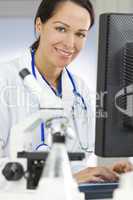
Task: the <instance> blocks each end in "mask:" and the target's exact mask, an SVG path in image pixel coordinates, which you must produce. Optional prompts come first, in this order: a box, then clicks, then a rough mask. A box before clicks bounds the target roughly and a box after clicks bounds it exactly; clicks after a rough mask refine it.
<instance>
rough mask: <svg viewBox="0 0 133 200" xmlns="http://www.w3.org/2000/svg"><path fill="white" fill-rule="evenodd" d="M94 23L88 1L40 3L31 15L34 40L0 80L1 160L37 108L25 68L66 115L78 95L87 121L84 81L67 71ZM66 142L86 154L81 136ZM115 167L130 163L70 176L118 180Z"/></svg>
mask: <svg viewBox="0 0 133 200" xmlns="http://www.w3.org/2000/svg"><path fill="white" fill-rule="evenodd" d="M93 23H94V12H93V7H92V5H91V3H90V1H89V0H54V1H49V0H43V1H42V2H41V4H40V6H39V8H38V11H37V15H36V17H35V31H36V34H37V36H38V39H37V41H36V42H35V43H34V44H33V45H32V47H31V48H30V49H27V50H26V51H25V52H24V54H23V55H22V56H21V57H20V58H18V59H15V60H13V61H11V62H10V63H7V64H4V65H3V69H2V71H0V76H1V77H2V78H1V88H0V89H1V99H0V100H1V103H0V112H1V114H0V121H1V122H2V123H1V124H0V128H1V135H0V139H1V144H2V145H1V148H2V150H3V156H8V155H9V149H8V148H9V142H10V137H11V136H10V131H11V128H12V127H13V126H14V125H15V124H17V123H19V122H21V121H22V120H24V119H25V118H26V117H27V116H30V115H31V114H32V113H34V112H36V111H37V110H38V109H39V103H38V102H37V100H36V99H35V97H34V96H31V93H30V91H29V90H28V89H27V88H26V87H25V86H24V84H23V80H21V78H20V77H19V75H18V74H19V71H20V70H21V69H22V68H25V67H26V68H28V69H29V71H30V72H31V73H32V74H33V75H34V77H35V78H36V80H37V81H38V83H39V84H40V86H41V87H42V88H43V89H44V91H45V93H46V94H48V96H49V97H50V101H52V102H53V104H54V99H55V98H56V99H58V101H62V102H63V104H64V110H65V114H66V115H67V116H68V117H70V115H71V111H72V110H73V105H74V99H75V95H76V96H77V97H78V99H80V104H82V105H80V106H83V107H84V110H85V113H86V115H87V116H88V119H89V116H90V115H91V110H90V109H89V103H88V102H89V99H88V95H89V93H88V91H87V88H86V86H85V84H84V83H83V81H81V80H80V79H79V78H77V77H76V76H73V75H72V74H71V73H70V72H69V71H68V70H67V66H68V65H69V64H70V63H71V62H72V61H73V59H75V58H76V57H77V55H78V54H79V52H80V51H81V49H82V48H83V46H84V44H85V41H86V37H87V33H88V31H89V29H90V28H91V27H92V25H93ZM48 100H49V98H48V99H47V98H46V101H48ZM77 104H78V102H77ZM76 115H77V118H78V117H80V118H79V120H78V123H81V125H83V122H82V113H81V112H80V111H79V112H78V113H76ZM88 121H89V120H88ZM5 125H6V126H5ZM43 125H44V124H41V130H42V129H43V131H44V126H43ZM85 125H86V124H85ZM34 136H35V137H34V139H33V150H39V147H40V145H39V143H40V142H41V141H39V142H38V138H40V127H39V129H38V130H37V132H36V133H35V135H34ZM82 137H84V135H83V134H82ZM80 138H81V137H80ZM85 139H86V138H85ZM39 140H40V139H39ZM68 143H69V144H68V149H69V150H70V151H71V150H74V151H76V150H78V151H79V150H84V151H85V148H83V147H82V144H81V142H80V139H79V138H77V139H76V140H75V141H74V142H73V143H71V141H69V142H68ZM46 145H47V144H45V146H46ZM116 168H117V172H119V171H121V172H122V171H126V170H128V171H129V170H130V169H131V168H132V167H131V165H130V164H128V163H120V164H118V165H116V166H114V167H113V168H107V167H96V168H86V169H84V170H82V171H79V172H77V173H75V174H74V177H75V178H76V180H77V181H78V182H88V181H104V180H116V179H118V174H117V173H116V172H115V169H116ZM121 169H122V170H121Z"/></svg>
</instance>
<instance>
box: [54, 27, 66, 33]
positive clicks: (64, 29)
mask: <svg viewBox="0 0 133 200" xmlns="http://www.w3.org/2000/svg"><path fill="white" fill-rule="evenodd" d="M55 29H56V30H57V31H59V32H63V33H64V32H65V31H66V28H64V27H56V28H55Z"/></svg>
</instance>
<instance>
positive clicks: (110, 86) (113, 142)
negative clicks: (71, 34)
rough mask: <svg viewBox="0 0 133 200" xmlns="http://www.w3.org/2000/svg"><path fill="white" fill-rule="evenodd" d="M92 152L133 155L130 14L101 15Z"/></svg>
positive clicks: (132, 31) (132, 17)
mask: <svg viewBox="0 0 133 200" xmlns="http://www.w3.org/2000/svg"><path fill="white" fill-rule="evenodd" d="M98 49H99V52H98V74H97V97H96V99H97V102H96V140H95V153H96V155H99V156H102V157H129V156H133V14H123V13H122V14H121V13H105V14H102V15H101V16H100V26H99V47H98Z"/></svg>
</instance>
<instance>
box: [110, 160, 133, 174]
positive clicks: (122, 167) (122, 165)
mask: <svg viewBox="0 0 133 200" xmlns="http://www.w3.org/2000/svg"><path fill="white" fill-rule="evenodd" d="M111 169H112V170H113V171H114V172H117V173H119V174H122V173H125V172H130V171H133V165H132V164H131V163H130V162H128V161H119V162H117V163H115V164H114V165H112V166H111Z"/></svg>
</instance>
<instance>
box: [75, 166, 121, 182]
mask: <svg viewBox="0 0 133 200" xmlns="http://www.w3.org/2000/svg"><path fill="white" fill-rule="evenodd" d="M74 178H75V179H76V181H77V183H86V182H104V181H117V180H118V179H119V176H118V174H117V173H116V172H115V170H114V171H113V170H112V169H111V168H108V167H88V168H86V169H84V170H82V171H80V172H78V173H76V174H74Z"/></svg>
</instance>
